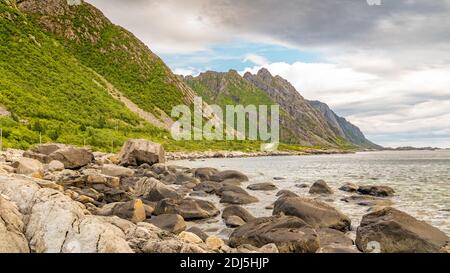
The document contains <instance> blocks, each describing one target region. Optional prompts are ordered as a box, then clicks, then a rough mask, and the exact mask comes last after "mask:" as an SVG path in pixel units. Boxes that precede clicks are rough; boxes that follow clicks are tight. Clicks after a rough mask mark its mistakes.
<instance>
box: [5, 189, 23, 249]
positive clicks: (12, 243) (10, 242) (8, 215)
mask: <svg viewBox="0 0 450 273" xmlns="http://www.w3.org/2000/svg"><path fill="white" fill-rule="evenodd" d="M24 232H25V225H24V223H23V215H22V214H21V213H20V212H19V210H18V208H17V207H16V206H15V205H14V204H13V203H12V202H10V201H8V200H7V199H6V198H5V197H3V196H2V195H1V194H0V253H29V252H30V248H29V247H28V241H27V239H26V237H25V235H24Z"/></svg>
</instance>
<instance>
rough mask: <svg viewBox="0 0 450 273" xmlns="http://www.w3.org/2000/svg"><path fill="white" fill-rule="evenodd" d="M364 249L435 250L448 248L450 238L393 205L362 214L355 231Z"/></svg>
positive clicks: (420, 251)
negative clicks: (392, 206)
mask: <svg viewBox="0 0 450 273" xmlns="http://www.w3.org/2000/svg"><path fill="white" fill-rule="evenodd" d="M356 245H357V246H358V249H359V250H361V251H363V252H372V251H374V249H373V248H374V247H375V248H379V249H375V251H381V252H383V253H437V252H445V251H448V250H449V249H450V238H449V237H448V236H447V235H445V233H443V232H442V231H440V230H439V229H437V228H435V227H433V226H431V225H429V224H427V223H426V222H423V221H419V220H417V219H415V218H414V217H412V216H410V215H408V214H406V213H404V212H401V211H399V210H397V209H394V208H384V209H382V210H379V211H376V212H373V213H370V214H368V215H366V216H364V217H363V219H362V222H361V225H360V226H359V227H358V229H357V233H356Z"/></svg>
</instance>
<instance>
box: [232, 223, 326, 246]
mask: <svg viewBox="0 0 450 273" xmlns="http://www.w3.org/2000/svg"><path fill="white" fill-rule="evenodd" d="M229 243H230V246H231V247H238V246H240V245H244V244H249V245H252V246H255V247H262V246H264V245H267V244H270V243H274V244H275V245H276V246H277V248H278V250H279V251H280V252H281V253H290V252H295V253H315V252H316V251H317V249H319V238H318V236H317V233H316V232H315V231H314V229H312V228H311V227H310V226H309V225H308V224H306V223H305V222H304V221H302V220H301V219H299V218H297V217H292V216H273V217H265V218H258V219H255V220H253V221H251V222H249V223H247V224H245V225H243V226H241V227H239V228H237V229H236V230H235V231H234V232H233V233H232V234H231V236H230V242H229Z"/></svg>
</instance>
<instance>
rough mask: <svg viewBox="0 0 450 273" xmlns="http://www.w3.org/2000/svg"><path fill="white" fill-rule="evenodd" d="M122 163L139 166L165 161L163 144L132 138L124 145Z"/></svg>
mask: <svg viewBox="0 0 450 273" xmlns="http://www.w3.org/2000/svg"><path fill="white" fill-rule="evenodd" d="M118 157H119V161H120V165H123V166H139V165H141V164H145V163H147V164H149V165H153V164H156V163H165V161H166V158H165V152H164V148H163V146H162V145H160V144H158V143H153V142H151V141H148V140H145V139H130V140H128V141H127V142H126V143H125V144H124V145H123V147H122V150H121V151H120V153H119V155H118Z"/></svg>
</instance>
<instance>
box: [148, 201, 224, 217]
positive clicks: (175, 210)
mask: <svg viewBox="0 0 450 273" xmlns="http://www.w3.org/2000/svg"><path fill="white" fill-rule="evenodd" d="M154 214H155V215H161V214H179V215H181V216H182V217H183V218H184V219H186V220H196V219H207V218H211V217H214V216H216V215H218V214H219V210H218V209H217V208H216V206H215V205H214V204H213V203H211V202H209V201H205V200H198V199H191V198H187V199H178V200H174V199H163V200H161V201H159V202H158V204H157V205H156V208H155V211H154Z"/></svg>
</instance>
